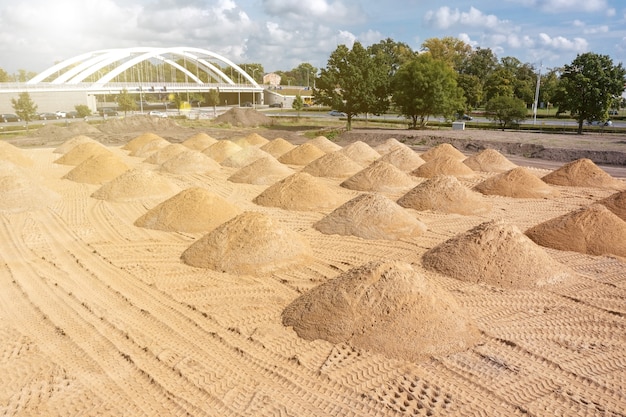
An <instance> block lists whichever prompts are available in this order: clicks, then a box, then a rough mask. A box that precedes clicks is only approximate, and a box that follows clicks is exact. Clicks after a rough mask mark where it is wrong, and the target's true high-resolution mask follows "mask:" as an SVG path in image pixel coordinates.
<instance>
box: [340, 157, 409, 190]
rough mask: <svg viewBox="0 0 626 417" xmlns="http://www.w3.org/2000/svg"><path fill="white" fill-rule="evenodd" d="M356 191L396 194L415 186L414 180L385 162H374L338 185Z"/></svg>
mask: <svg viewBox="0 0 626 417" xmlns="http://www.w3.org/2000/svg"><path fill="white" fill-rule="evenodd" d="M340 185H341V186H342V187H344V188H348V189H350V190H357V191H381V192H396V191H402V190H406V189H409V188H412V187H414V186H415V179H414V178H412V177H411V176H410V175H409V174H407V173H406V172H404V171H400V170H399V169H398V168H396V167H395V166H393V165H391V164H389V163H387V162H385V161H375V162H373V163H371V164H370V165H369V166H367V167H366V168H364V169H362V170H361V171H359V172H357V173H356V174H354V175H353V176H351V177H350V178H348V179H347V180H345V181H344V182H342V183H341V184H340Z"/></svg>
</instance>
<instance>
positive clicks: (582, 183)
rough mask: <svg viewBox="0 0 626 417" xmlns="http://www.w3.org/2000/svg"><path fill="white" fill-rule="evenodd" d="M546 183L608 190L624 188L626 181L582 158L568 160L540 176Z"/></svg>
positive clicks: (625, 187)
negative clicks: (612, 175)
mask: <svg viewBox="0 0 626 417" xmlns="http://www.w3.org/2000/svg"><path fill="white" fill-rule="evenodd" d="M542 179H543V180H544V181H545V182H547V183H548V184H554V185H565V186H569V187H595V188H604V189H610V190H623V189H626V182H624V181H620V180H618V179H615V178H613V177H611V176H610V175H609V174H607V173H606V172H604V171H603V170H602V169H600V168H599V167H598V166H597V165H596V164H594V163H593V161H592V160H591V159H587V158H582V159H577V160H575V161H572V162H568V163H567V164H565V165H563V166H562V167H561V168H559V169H557V170H555V171H552V172H551V173H549V174H548V175H546V176H545V177H543V178H542Z"/></svg>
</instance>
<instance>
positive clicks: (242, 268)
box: [181, 212, 311, 275]
mask: <svg viewBox="0 0 626 417" xmlns="http://www.w3.org/2000/svg"><path fill="white" fill-rule="evenodd" d="M310 252H311V249H310V247H309V244H308V242H306V240H304V239H303V238H302V237H301V236H300V235H298V234H297V233H296V232H294V231H292V230H290V229H286V228H284V227H283V226H282V225H281V224H280V223H278V222H277V221H275V220H274V219H272V218H271V217H269V216H267V215H265V214H262V213H256V212H244V213H242V214H240V215H238V216H237V217H235V218H233V219H231V220H229V221H227V222H226V223H223V224H222V225H220V226H218V227H217V228H216V229H214V230H213V231H211V232H209V233H208V234H206V235H204V236H203V237H202V238H201V239H199V240H198V241H196V242H195V243H193V244H192V245H191V246H189V248H187V249H186V250H185V251H184V252H183V254H182V256H181V259H182V260H183V262H185V263H186V264H188V265H191V266H195V267H199V268H209V269H213V270H216V271H222V272H228V273H231V274H251V275H260V274H267V273H271V272H274V271H276V270H279V269H282V268H285V267H289V266H292V265H297V264H302V263H305V262H306V261H307V260H308V257H309V256H310Z"/></svg>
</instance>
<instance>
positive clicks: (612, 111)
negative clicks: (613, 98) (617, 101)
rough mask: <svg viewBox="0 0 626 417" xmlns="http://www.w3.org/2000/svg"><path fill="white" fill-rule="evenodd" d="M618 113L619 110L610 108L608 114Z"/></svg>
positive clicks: (615, 114) (614, 114)
mask: <svg viewBox="0 0 626 417" xmlns="http://www.w3.org/2000/svg"><path fill="white" fill-rule="evenodd" d="M618 114H619V110H615V109H611V110H609V116H617V115H618Z"/></svg>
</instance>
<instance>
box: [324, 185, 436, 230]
mask: <svg viewBox="0 0 626 417" xmlns="http://www.w3.org/2000/svg"><path fill="white" fill-rule="evenodd" d="M313 227H314V228H315V229H317V230H319V231H320V232H322V233H324V234H327V235H349V236H357V237H360V238H363V239H384V240H399V239H405V238H412V237H416V236H419V235H421V234H422V233H424V232H425V231H426V225H425V224H424V223H422V222H420V221H419V220H417V219H416V218H415V217H414V216H412V215H411V214H410V213H409V212H407V211H406V210H404V209H403V208H402V207H400V206H399V205H397V204H396V203H394V202H393V201H391V200H390V199H389V198H387V197H385V196H382V195H380V194H361V195H359V196H357V197H355V198H353V199H352V200H350V201H348V202H347V203H345V204H343V205H341V206H339V207H337V208H336V209H335V210H334V211H333V212H332V213H330V214H328V215H327V216H325V217H324V218H322V219H321V220H320V221H318V222H317V223H315V224H314V225H313Z"/></svg>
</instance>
